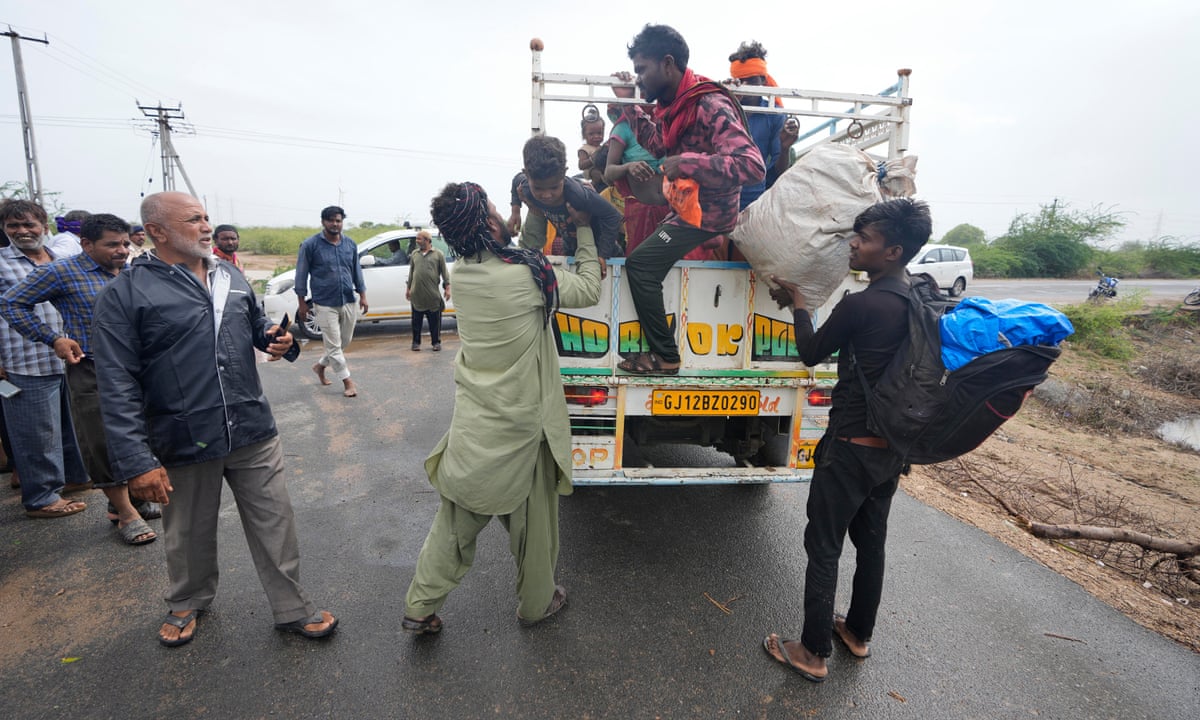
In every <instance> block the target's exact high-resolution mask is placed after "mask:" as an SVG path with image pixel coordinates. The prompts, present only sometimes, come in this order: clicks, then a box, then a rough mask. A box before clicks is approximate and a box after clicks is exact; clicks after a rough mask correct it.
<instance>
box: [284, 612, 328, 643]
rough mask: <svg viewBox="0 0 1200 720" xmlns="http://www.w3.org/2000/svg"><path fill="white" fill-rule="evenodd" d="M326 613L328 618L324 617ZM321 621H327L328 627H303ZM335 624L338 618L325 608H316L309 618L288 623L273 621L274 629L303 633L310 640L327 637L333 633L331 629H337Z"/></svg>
mask: <svg viewBox="0 0 1200 720" xmlns="http://www.w3.org/2000/svg"><path fill="white" fill-rule="evenodd" d="M326 615H328V616H329V619H328V620H326V619H325V616H326ZM323 622H328V623H329V627H327V628H325V629H324V630H309V629H307V628H306V627H305V626H307V625H316V624H318V623H323ZM337 626H338V619H337V618H335V617H334V616H333V613H330V612H327V611H325V610H318V611H317V612H316V614H315V615H313V616H312V617H310V618H304V619H303V620H295V621H292V622H290V623H275V629H276V630H280V631H282V632H290V633H296V634H297V635H303V636H304V637H306V638H309V639H310V640H315V639H317V638H323V637H328V636H329V635H331V634H333V631H334V630H336V629H337Z"/></svg>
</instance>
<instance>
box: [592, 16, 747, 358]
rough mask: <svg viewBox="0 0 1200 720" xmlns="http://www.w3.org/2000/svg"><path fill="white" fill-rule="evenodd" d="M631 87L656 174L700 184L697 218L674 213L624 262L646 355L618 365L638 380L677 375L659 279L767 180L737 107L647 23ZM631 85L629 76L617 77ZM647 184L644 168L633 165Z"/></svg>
mask: <svg viewBox="0 0 1200 720" xmlns="http://www.w3.org/2000/svg"><path fill="white" fill-rule="evenodd" d="M629 58H630V60H632V61H633V70H634V73H636V74H637V86H638V88H640V89H641V91H642V94H643V95H644V97H645V99H646V100H647V101H648V102H654V103H657V106H656V107H655V108H654V109H653V114H650V113H648V112H646V110H645V109H643V108H642V107H639V106H636V105H625V106H623V107H624V111H623V112H622V114H621V119H623V120H626V121H627V122H628V123H629V126H630V127H631V128H632V129H633V131H634V133H635V134H636V136H637V140H638V142H639V143H640V144H641V145H642V147H644V148H646V149H647V150H649V151H650V152H651V153H653V154H654V155H656V156H658V157H662V158H664V159H663V163H662V171H663V172H664V173H665V175H666V178H667V180H670V181H672V182H673V183H674V184H676V185H681V184H682V183H681V181H686V180H689V179H690V180H693V181H695V184H697V185H698V186H699V193H698V195H699V206H700V207H699V210H700V213H699V217H698V218H697V217H694V216H691V215H689V218H688V219H684V217H683V216H682V215H681V214H680V213H679V212H677V211H675V208H674V207H673V208H672V212H671V214H669V215H667V217H666V218H665V219H664V220H663V222H662V224H661V225H659V226H658V228H656V229H655V230H654V232H652V233H651V234H650V236H649V237H648V238H646V240H645V241H644V242H642V244H640V245H638V247H637V249H636V250H635V251H634V252H633V253H632V254H630V256H629V257H628V258H627V259H626V261H625V271H626V273H627V275H628V277H629V292H630V295H632V297H633V306H634V308H635V309H636V310H637V314H638V319H639V320H640V321H641V325H642V337H643V338H644V339H645V342H646V345H648V346H649V348H650V352H648V353H637V354H634V355H632V356H630V357H627V358H626V359H625V360H624V361H623V362H621V363H620V364H619V365H618V367H620V368H621V369H622V370H624V371H626V372H631V373H636V374H640V375H674V374H677V373H678V372H679V346H678V345H677V344H676V342H675V336H674V334H673V333H672V331H671V328H670V326H669V325H668V324H667V318H666V310H665V309H664V306H663V297H662V281H663V278H665V277H666V276H667V273H668V272H669V271H670V269H671V266H672V265H674V264H675V261H676V260H679V259H680V258H682V257H683V256H684V255H686V254H687V252H688V251H689V250H691V249H692V248H695V247H697V246H698V245H700V244H702V243H704V242H705V241H707V240H710V239H712V238H713V237H716V236H717V235H721V234H724V233H727V232H729V231H731V230H733V227H734V225H735V224H736V223H737V217H738V207H739V205H738V203H739V197H740V195H741V189H742V185H743V184H744V183H756V182H760V181H761V180H762V179H763V178H764V176H765V175H766V168H765V167H764V165H763V159H762V154H761V153H759V151H758V146H756V145H755V144H754V140H753V139H752V138H751V137H750V134H749V133H747V132H746V124H745V115H744V114H743V112H742V109H741V105H739V104H738V102H737V100H735V99H734V97H733V96H732V95H731V94H729V91H728V90H726V89H725V88H724V87H722V86H721V85H720V84H719V83H716V82H713V81H711V80H709V79H708V78H705V77H702V76H700V75H697V74H696V73H694V72H692V70H691V69H689V68H688V66H687V62H688V46H687V42H685V41H684V39H683V37H682V36H681V35H680V34H679V33H678V32H677V31H676V30H675V29H674V28H671V27H668V26H666V25H646V26H645V27H644V28H642V31H641V32H640V33H638V35H637V37H635V38H634V39H633V42H632V43H630V45H629ZM616 76H617V77H618V78H620V79H621V80H624V81H626V82H629V81H630V80H632V76H631V75H630V74H629V73H627V72H620V73H616ZM613 91H614V93H615V94H616V95H617V97H627V98H631V97H633V89H632V88H613ZM637 171H638V172H639V173H641V174H642V175H644V177H641V176H635V178H634V179H636V180H642V181H644V180H651V179H652V173H653V171H652V170H650V169H649V167H648V166H647V167H641V166H638V167H637Z"/></svg>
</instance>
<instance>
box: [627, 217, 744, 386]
mask: <svg viewBox="0 0 1200 720" xmlns="http://www.w3.org/2000/svg"><path fill="white" fill-rule="evenodd" d="M720 234H721V233H715V232H709V231H707V230H701V229H700V228H694V227H678V226H675V225H659V226H658V227H657V228H655V229H654V232H652V233H650V236H649V237H647V238H646V239H645V240H643V241H642V243H641V244H640V245H638V246H637V247H636V248H635V249H634V251H633V253H632V254H631V255H630V256H629V257H627V258H626V259H625V274H626V275H627V276H628V277H629V294H630V296H631V297H632V298H633V308H634V310H636V311H637V316H638V321H639V322H640V323H641V324H642V339H643V340H644V341H645V343H646V345H648V346H649V347H650V350H651V351H652V352H653V353H654V354H655V355H657V356H659V357H660V358H662V359H663V360H665V361H666V362H669V363H677V362H679V345H678V344H676V342H675V334H674V333H673V332H671V326H670V325H668V324H667V311H666V309H665V308H664V305H663V287H662V281H663V278H665V277H666V276H667V273H669V272H670V271H671V266H672V265H674V264H675V261H676V260H679V259H680V258H682V257H683V256H684V255H687V254H688V252H690V251H691V250H693V249H695V248H697V247H699V246H700V245H702V244H703V243H704V242H706V241H707V240H711V239H712V238H714V237H716V236H717V235H720Z"/></svg>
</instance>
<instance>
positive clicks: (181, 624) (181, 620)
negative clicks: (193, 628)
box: [163, 610, 200, 630]
mask: <svg viewBox="0 0 1200 720" xmlns="http://www.w3.org/2000/svg"><path fill="white" fill-rule="evenodd" d="M199 614H200V613H198V612H197V611H195V610H189V611H188V614H187V615H184V616H183V617H179V616H178V615H176V614H175V613H167V619H166V620H163V623H164V624H166V625H174V626H175V627H177V628H179V629H180V630H183V629H184V628H185V627H187V626H188V625H190V624H191V622H192V621H193V620H195V619H196V618H197V617H198V616H199Z"/></svg>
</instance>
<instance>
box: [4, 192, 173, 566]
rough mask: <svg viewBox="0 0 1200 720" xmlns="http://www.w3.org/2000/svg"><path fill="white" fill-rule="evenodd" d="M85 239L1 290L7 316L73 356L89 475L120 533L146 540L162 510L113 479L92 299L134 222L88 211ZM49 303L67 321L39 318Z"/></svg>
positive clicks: (115, 268)
mask: <svg viewBox="0 0 1200 720" xmlns="http://www.w3.org/2000/svg"><path fill="white" fill-rule="evenodd" d="M79 239H80V245H81V247H82V248H83V252H82V253H80V254H78V255H73V256H71V257H66V258H62V259H59V260H55V261H54V262H52V263H50V264H48V265H39V266H37V267H35V268H34V269H33V270H32V271H31V272H30V273H29V274H28V275H26V276H25V279H24V280H22V281H21V282H19V283H17V284H16V285H15V286H13V287H11V288H9V290H8V292H6V293H4V296H3V297H0V317H2V318H3V319H4V321H5V322H7V323H8V324H9V326H10V327H11V328H13V329H14V330H16V331H17V332H19V333H21V335H23V336H25V337H26V338H27V339H29V340H32V341H34V342H36V343H42V344H45V345H48V346H50V347H51V348H53V349H54V354H55V355H57V356H58V357H59V358H60V359H61V360H63V361H64V362H65V363H66V370H67V389H68V391H69V393H70V397H71V415H72V417H73V418H74V422H75V434H76V436H77V438H78V440H79V449H80V450H81V451H82V452H83V461H84V464H85V465H86V466H87V470H88V474H89V475H90V476H91V478H92V481H93V482H94V483H95V485H96V487H98V488H100V489H101V490H102V491H103V492H104V494H105V495H107V496H108V502H109V519H110V520H112V521H113V522H114V523H116V524H117V531H118V532H119V533H120V534H121V538H122V539H123V540H125V542H127V543H129V544H130V545H144V544H146V543H149V542H153V541H154V540H155V538H157V537H158V536H157V535H156V534H155V533H154V531H153V530H152V529H151V528H150V526H149V525H147V524H146V521H145V519H144V518H145V517H159V516H160V515H161V511H160V510H158V508H157V507H156V506H155V505H154V503H149V502H143V503H142V504H141V506H140V507H138V508H135V507H134V505H133V504H132V503H131V502H130V500H129V489H128V488H127V487H126V486H125V485H124V484H123V483H118V482H117V481H116V480H114V479H113V476H112V471H111V470H110V469H109V464H108V449H107V448H106V447H105V437H104V420H103V419H102V418H101V417H100V394H99V392H98V391H97V390H96V364H95V359H94V357H93V355H92V343H91V336H92V332H91V331H92V306H93V304H94V303H95V300H96V295H98V294H99V293H100V291H101V290H103V289H104V287H105V286H106V285H108V283H109V281H111V280H112V279H113V278H115V277H116V276H117V274H118V273H120V272H121V270H122V269H124V267H125V260H126V258H127V257H128V255H129V244H130V243H129V223H127V222H125V221H124V220H122V219H121V218H119V217H117V216H116V215H108V214H99V215H89V216H88V217H87V218H85V219H84V221H83V227H82V228H81V229H80V231H79ZM44 302H48V303H50V304H52V305H53V306H54V307H55V308H56V309H57V310H58V312H59V314H60V315H61V316H62V326H61V327H57V326H51V325H49V324H47V323H46V322H44V321H43V320H42V319H41V317H39V315H38V313H37V307H38V305H39V304H40V303H44ZM139 511H140V513H141V514H140V515H139Z"/></svg>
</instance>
